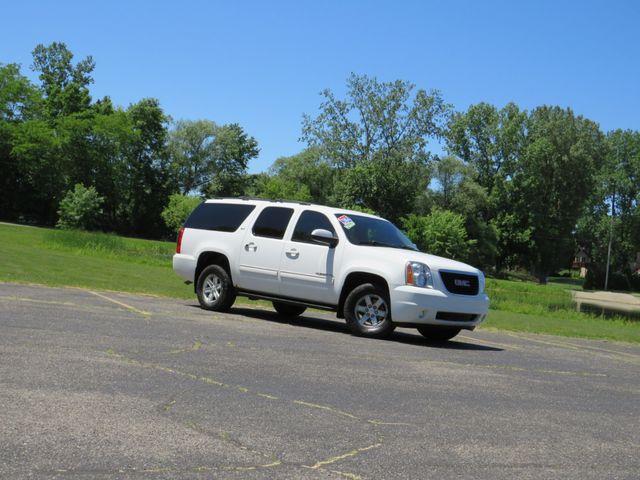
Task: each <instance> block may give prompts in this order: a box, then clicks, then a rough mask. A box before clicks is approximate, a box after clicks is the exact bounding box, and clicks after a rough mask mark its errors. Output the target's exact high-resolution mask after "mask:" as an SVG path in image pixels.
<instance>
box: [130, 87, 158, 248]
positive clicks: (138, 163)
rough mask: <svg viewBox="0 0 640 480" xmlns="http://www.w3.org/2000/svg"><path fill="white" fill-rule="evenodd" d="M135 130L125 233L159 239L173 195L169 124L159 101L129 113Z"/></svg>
mask: <svg viewBox="0 0 640 480" xmlns="http://www.w3.org/2000/svg"><path fill="white" fill-rule="evenodd" d="M127 115H128V116H129V119H130V122H131V126H132V133H133V135H132V138H131V140H132V143H131V144H130V145H128V151H127V157H126V163H125V164H124V165H122V166H123V167H124V168H125V170H126V171H125V172H123V173H124V174H123V180H124V181H125V182H126V184H125V185H126V187H125V189H124V194H125V198H122V199H121V202H120V210H121V212H120V216H121V218H122V219H123V220H124V224H123V225H122V227H123V228H124V229H125V232H124V233H128V234H134V235H142V236H147V237H156V238H157V237H159V236H161V235H162V234H163V232H164V227H163V225H162V223H161V222H160V219H161V217H160V214H161V213H162V210H163V209H164V207H165V205H166V199H167V197H168V196H169V193H170V178H169V169H168V158H167V154H166V139H167V124H168V122H169V118H168V117H167V116H166V115H165V114H164V112H163V111H162V108H161V107H160V103H159V102H158V100H156V99H155V98H146V99H143V100H140V101H139V102H138V103H135V104H133V105H131V106H130V107H129V108H128V109H127Z"/></svg>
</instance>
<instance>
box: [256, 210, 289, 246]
mask: <svg viewBox="0 0 640 480" xmlns="http://www.w3.org/2000/svg"><path fill="white" fill-rule="evenodd" d="M291 215H293V208H284V207H267V208H265V209H264V210H262V212H260V215H259V216H258V219H257V220H256V223H255V224H254V225H253V234H254V235H255V236H256V237H269V238H278V239H281V238H282V237H284V232H285V230H286V229H287V225H288V224H289V220H290V219H291Z"/></svg>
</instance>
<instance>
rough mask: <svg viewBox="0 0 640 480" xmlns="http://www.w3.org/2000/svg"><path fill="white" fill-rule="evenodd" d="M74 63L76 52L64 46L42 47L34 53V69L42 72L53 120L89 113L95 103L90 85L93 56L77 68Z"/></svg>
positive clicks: (46, 104) (46, 98)
mask: <svg viewBox="0 0 640 480" xmlns="http://www.w3.org/2000/svg"><path fill="white" fill-rule="evenodd" d="M72 61H73V53H71V51H70V50H69V49H68V48H67V46H66V45H65V44H64V43H60V42H53V43H52V44H51V45H49V46H47V47H45V46H44V45H42V44H39V45H37V46H36V48H35V49H34V50H33V65H32V69H33V70H34V71H36V72H39V73H40V75H39V78H40V81H41V82H42V90H43V92H44V96H45V109H46V113H47V115H48V117H49V118H57V117H59V116H64V115H68V114H70V113H77V112H80V111H82V110H86V109H87V108H89V106H90V104H91V95H90V94H89V85H90V84H91V83H93V77H92V76H91V72H93V69H94V68H95V63H94V62H93V59H92V58H91V57H90V56H88V57H86V58H84V59H83V60H81V61H79V62H77V63H76V65H73V63H72Z"/></svg>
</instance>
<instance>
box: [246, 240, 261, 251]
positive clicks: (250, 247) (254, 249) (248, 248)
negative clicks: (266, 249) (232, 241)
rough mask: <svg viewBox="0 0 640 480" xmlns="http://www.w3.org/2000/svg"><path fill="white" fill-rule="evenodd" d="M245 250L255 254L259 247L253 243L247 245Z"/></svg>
mask: <svg viewBox="0 0 640 480" xmlns="http://www.w3.org/2000/svg"><path fill="white" fill-rule="evenodd" d="M244 249H245V250H246V251H247V252H255V251H256V250H258V246H257V245H256V244H255V243H253V242H251V243H247V244H246V245H245V246H244Z"/></svg>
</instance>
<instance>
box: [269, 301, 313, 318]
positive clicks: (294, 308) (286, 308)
mask: <svg viewBox="0 0 640 480" xmlns="http://www.w3.org/2000/svg"><path fill="white" fill-rule="evenodd" d="M273 308H275V309H276V312H278V313H279V314H280V315H282V316H283V317H287V318H294V317H297V316H299V315H302V314H303V313H304V311H305V310H306V309H307V307H303V306H302V305H291V304H290V303H282V302H273Z"/></svg>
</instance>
